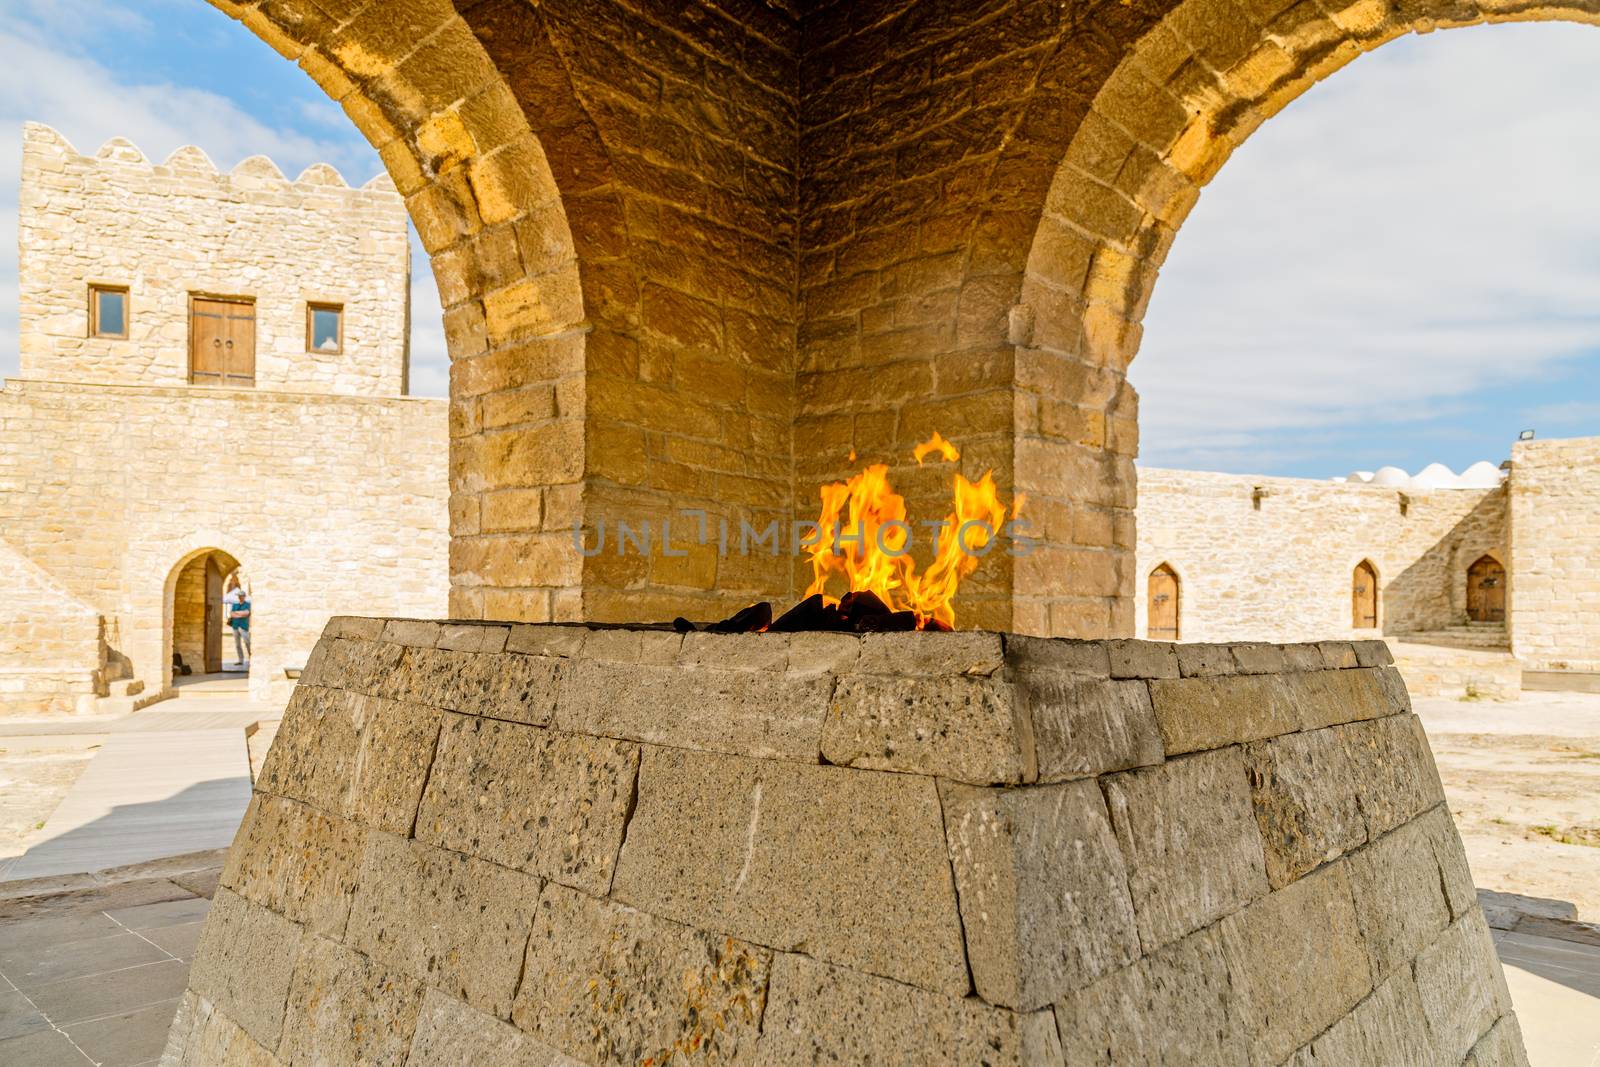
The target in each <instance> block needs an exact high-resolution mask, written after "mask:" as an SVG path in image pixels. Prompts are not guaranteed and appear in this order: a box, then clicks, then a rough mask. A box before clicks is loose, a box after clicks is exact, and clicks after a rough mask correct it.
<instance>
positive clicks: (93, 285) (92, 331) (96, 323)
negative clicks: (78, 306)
mask: <svg viewBox="0 0 1600 1067" xmlns="http://www.w3.org/2000/svg"><path fill="white" fill-rule="evenodd" d="M101 293H121V294H122V332H121V333H101V332H100V294H101ZM132 321H133V294H132V293H130V292H129V290H128V287H127V286H126V285H101V284H99V283H98V282H90V283H89V336H90V337H101V338H105V339H107V340H111V341H126V340H127V339H128V327H129V326H130V325H131V324H132Z"/></svg>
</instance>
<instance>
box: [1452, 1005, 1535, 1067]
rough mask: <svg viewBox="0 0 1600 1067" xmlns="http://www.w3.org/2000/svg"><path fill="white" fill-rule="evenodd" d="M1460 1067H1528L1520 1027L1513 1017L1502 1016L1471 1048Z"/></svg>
mask: <svg viewBox="0 0 1600 1067" xmlns="http://www.w3.org/2000/svg"><path fill="white" fill-rule="evenodd" d="M1461 1067H1528V1053H1527V1050H1526V1049H1525V1048H1523V1044H1522V1027H1521V1025H1520V1024H1518V1022H1517V1017H1516V1016H1515V1015H1502V1016H1500V1018H1499V1020H1498V1021H1497V1022H1496V1023H1495V1024H1494V1026H1492V1027H1490V1028H1489V1032H1488V1033H1487V1034H1484V1035H1483V1036H1482V1037H1480V1038H1479V1039H1478V1043H1477V1044H1476V1045H1473V1046H1472V1053H1471V1055H1469V1056H1468V1057H1467V1058H1466V1061H1465V1062H1463V1063H1462V1065H1461Z"/></svg>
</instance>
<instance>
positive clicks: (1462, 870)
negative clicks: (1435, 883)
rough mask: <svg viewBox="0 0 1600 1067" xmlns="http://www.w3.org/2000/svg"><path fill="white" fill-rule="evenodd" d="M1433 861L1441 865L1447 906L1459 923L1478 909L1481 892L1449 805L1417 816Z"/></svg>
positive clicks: (1441, 877)
mask: <svg viewBox="0 0 1600 1067" xmlns="http://www.w3.org/2000/svg"><path fill="white" fill-rule="evenodd" d="M1416 822H1417V824H1418V825H1419V826H1421V828H1422V830H1423V834H1424V836H1425V837H1426V838H1427V840H1428V844H1429V846H1430V847H1431V848H1432V849H1433V858H1434V860H1435V861H1436V862H1437V863H1438V864H1439V876H1440V882H1441V884H1442V885H1443V887H1444V897H1445V903H1446V904H1447V905H1448V906H1449V908H1450V918H1451V919H1459V918H1461V917H1462V916H1463V915H1465V914H1466V913H1467V912H1468V911H1471V910H1472V909H1474V908H1476V907H1477V906H1478V891H1477V888H1476V887H1475V886H1474V885H1473V884H1472V871H1471V870H1470V869H1469V868H1468V866H1467V852H1466V849H1465V848H1463V847H1462V844H1461V834H1460V833H1459V832H1458V831H1457V830H1456V824H1455V822H1454V821H1453V820H1452V819H1451V818H1450V808H1449V806H1448V805H1444V804H1440V805H1439V806H1438V807H1436V808H1433V809H1432V810H1430V811H1428V812H1426V813H1424V814H1422V815H1420V816H1418V818H1417V820H1416Z"/></svg>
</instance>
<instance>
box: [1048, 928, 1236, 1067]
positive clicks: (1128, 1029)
mask: <svg viewBox="0 0 1600 1067" xmlns="http://www.w3.org/2000/svg"><path fill="white" fill-rule="evenodd" d="M1055 1013H1056V1025H1057V1027H1058V1028H1059V1030H1060V1033H1061V1047H1062V1050H1063V1051H1064V1052H1065V1054H1066V1062H1067V1063H1068V1064H1070V1065H1072V1067H1078V1065H1079V1064H1082V1065H1084V1067H1102V1065H1103V1067H1114V1065H1121V1064H1136V1063H1137V1064H1162V1065H1170V1067H1187V1065H1189V1064H1201V1063H1204V1064H1214V1065H1216V1067H1248V1065H1249V1064H1250V1044H1249V1041H1248V1040H1247V1039H1246V1037H1245V1033H1244V1028H1243V1026H1242V1025H1241V1024H1240V1020H1239V1017H1238V1013H1237V1008H1236V1005H1235V996H1234V992H1233V988H1232V982H1231V980H1230V978H1229V976H1228V964H1227V961H1226V960H1225V958H1224V956H1223V952H1222V944H1221V937H1220V935H1219V934H1218V931H1217V929H1216V927H1208V928H1207V929H1204V930H1200V931H1197V932H1196V933H1193V934H1190V935H1189V936H1188V937H1186V938H1184V939H1183V940H1181V941H1177V942H1174V943H1173V944H1171V945H1168V946H1166V947H1165V948H1163V949H1161V950H1160V951H1158V952H1156V953H1154V954H1152V955H1150V956H1146V957H1145V958H1143V959H1141V960H1139V961H1138V962H1137V963H1134V964H1133V965H1132V966H1129V967H1124V968H1123V969H1122V970H1120V971H1115V972H1113V973H1111V974H1108V975H1106V976H1105V977H1104V978H1101V979H1100V980H1099V981H1097V982H1095V983H1093V984H1092V985H1089V986H1086V987H1085V988H1083V989H1079V990H1076V991H1074V992H1072V993H1069V994H1068V995H1067V996H1066V997H1064V998H1063V999H1062V1000H1061V1001H1060V1002H1059V1003H1057V1004H1056V1008H1055Z"/></svg>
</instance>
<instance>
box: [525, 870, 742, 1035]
mask: <svg viewBox="0 0 1600 1067" xmlns="http://www.w3.org/2000/svg"><path fill="white" fill-rule="evenodd" d="M771 963H772V954H771V953H770V952H768V951H767V950H766V949H762V948H757V947H756V946H754V945H748V944H745V943H744V942H742V941H736V940H734V939H733V938H730V937H724V936H719V935H716V934H708V933H702V932H700V931H698V930H694V929H691V928H689V927H686V926H680V925H678V924H677V923H675V922H670V921H668V920H666V919H658V918H656V917H654V916H652V915H647V914H645V913H643V912H639V911H635V910H633V909H632V908H628V907H624V906H622V905H620V904H616V903H613V902H611V901H607V900H596V899H595V898H593V897H591V896H588V895H586V894H584V893H579V892H576V891H574V890H571V889H567V888H564V887H562V886H550V887H548V888H547V889H546V890H545V893H544V895H543V896H542V897H541V898H540V900H539V910H538V915H537V917H536V921H535V923H534V929H533V935H532V937H531V938H530V939H529V941H528V956H527V963H526V967H525V973H524V977H523V980H522V985H521V986H520V988H519V989H518V992H517V998H516V1003H515V1005H514V1006H513V1008H512V1013H511V1018H512V1021H513V1022H515V1023H516V1024H517V1026H518V1027H520V1028H521V1029H523V1030H525V1031H527V1032H528V1033H530V1034H532V1035H533V1036H534V1037H535V1038H537V1039H538V1040H539V1041H540V1042H542V1043H543V1044H545V1045H548V1046H550V1047H552V1048H556V1049H559V1050H560V1051H561V1052H563V1053H565V1054H567V1055H569V1056H572V1057H573V1058H575V1059H578V1060H581V1061H583V1062H585V1063H636V1064H637V1063H660V1064H664V1063H668V1062H670V1061H672V1060H673V1059H675V1058H677V1057H678V1056H683V1057H687V1056H689V1055H690V1054H691V1053H693V1054H697V1055H700V1056H704V1057H706V1058H708V1059H712V1058H714V1059H716V1060H717V1061H719V1062H725V1063H734V1064H737V1063H749V1062H751V1060H752V1059H753V1057H754V1053H755V1044H756V1035H757V1032H758V1029H759V1025H760V1021H761V1009H762V1004H763V1002H764V1000H765V998H766V993H767V976H768V970H769V968H770V967H771Z"/></svg>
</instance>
